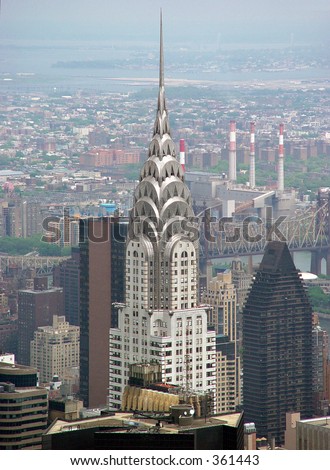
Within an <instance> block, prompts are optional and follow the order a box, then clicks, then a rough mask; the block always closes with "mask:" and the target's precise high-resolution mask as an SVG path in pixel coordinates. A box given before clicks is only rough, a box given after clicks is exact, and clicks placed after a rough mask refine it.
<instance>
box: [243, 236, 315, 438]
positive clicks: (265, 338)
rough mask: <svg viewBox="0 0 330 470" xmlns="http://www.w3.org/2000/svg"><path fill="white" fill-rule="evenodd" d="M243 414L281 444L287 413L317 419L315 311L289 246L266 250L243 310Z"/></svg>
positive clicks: (276, 243) (270, 245) (282, 244)
mask: <svg viewBox="0 0 330 470" xmlns="http://www.w3.org/2000/svg"><path fill="white" fill-rule="evenodd" d="M243 408H244V412H245V419H246V420H247V421H248V422H249V421H251V422H255V424H256V428H257V434H258V436H265V437H267V438H269V439H271V438H275V439H276V442H277V444H280V443H282V442H283V441H284V431H285V425H286V421H285V419H286V418H285V415H286V412H287V411H292V412H300V413H301V416H302V418H307V417H310V416H311V413H312V308H311V306H310V303H309V299H308V297H307V293H306V290H305V287H304V284H303V281H302V280H301V278H300V275H299V272H298V271H297V269H296V268H295V265H294V263H293V260H292V258H291V255H290V252H289V249H288V246H287V245H286V243H285V242H280V241H271V242H269V243H268V245H267V246H266V249H265V254H264V256H263V259H262V261H261V264H260V267H259V270H258V271H257V273H256V276H255V279H254V282H253V285H252V288H251V290H250V293H249V295H248V298H247V301H246V303H245V306H244V309H243Z"/></svg>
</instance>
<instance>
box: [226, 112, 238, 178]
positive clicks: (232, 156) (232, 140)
mask: <svg viewBox="0 0 330 470" xmlns="http://www.w3.org/2000/svg"><path fill="white" fill-rule="evenodd" d="M228 176H229V180H230V181H236V122H235V121H230V124H229V175H228Z"/></svg>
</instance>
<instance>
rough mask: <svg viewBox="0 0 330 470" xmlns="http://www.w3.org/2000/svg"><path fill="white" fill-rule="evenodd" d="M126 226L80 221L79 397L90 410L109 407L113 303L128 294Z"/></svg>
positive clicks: (111, 221) (106, 221) (114, 320)
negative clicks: (126, 284)
mask: <svg viewBox="0 0 330 470" xmlns="http://www.w3.org/2000/svg"><path fill="white" fill-rule="evenodd" d="M126 234H127V223H126V222H124V221H122V220H119V219H117V218H113V217H102V218H96V219H93V218H90V219H81V221H80V244H79V246H80V397H81V399H82V400H83V402H84V405H85V406H87V407H92V408H95V407H99V406H105V405H107V397H108V387H109V329H110V327H111V326H116V324H117V321H118V319H117V310H116V309H115V308H114V306H113V303H115V302H123V301H124V293H125V249H126V243H125V242H126Z"/></svg>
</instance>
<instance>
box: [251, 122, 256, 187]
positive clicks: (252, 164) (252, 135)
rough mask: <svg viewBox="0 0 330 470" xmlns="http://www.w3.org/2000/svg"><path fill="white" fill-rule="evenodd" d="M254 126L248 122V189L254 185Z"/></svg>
mask: <svg viewBox="0 0 330 470" xmlns="http://www.w3.org/2000/svg"><path fill="white" fill-rule="evenodd" d="M254 145H255V124H254V122H250V187H251V188H254V187H255V185H256V167H255V146H254Z"/></svg>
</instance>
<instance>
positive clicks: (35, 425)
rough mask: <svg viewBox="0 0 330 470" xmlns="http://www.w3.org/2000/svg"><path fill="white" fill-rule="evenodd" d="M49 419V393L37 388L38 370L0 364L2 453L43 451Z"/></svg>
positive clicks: (0, 438)
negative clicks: (42, 442)
mask: <svg viewBox="0 0 330 470" xmlns="http://www.w3.org/2000/svg"><path fill="white" fill-rule="evenodd" d="M47 417H48V395H47V390H46V389H45V388H42V387H38V386H37V370H36V369H32V368H30V367H25V366H21V365H18V364H14V365H13V364H7V363H3V362H2V363H0V450H10V449H11V450H19V449H41V440H42V435H43V433H44V432H45V431H46V429H47Z"/></svg>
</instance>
